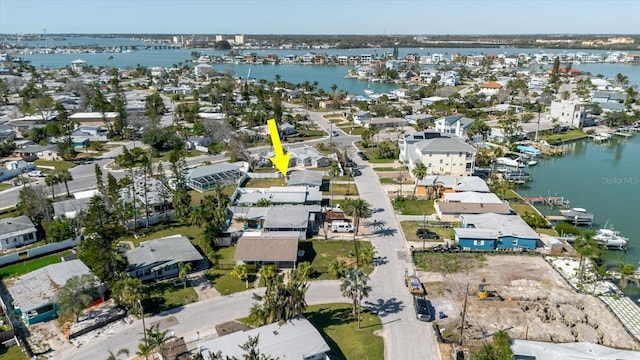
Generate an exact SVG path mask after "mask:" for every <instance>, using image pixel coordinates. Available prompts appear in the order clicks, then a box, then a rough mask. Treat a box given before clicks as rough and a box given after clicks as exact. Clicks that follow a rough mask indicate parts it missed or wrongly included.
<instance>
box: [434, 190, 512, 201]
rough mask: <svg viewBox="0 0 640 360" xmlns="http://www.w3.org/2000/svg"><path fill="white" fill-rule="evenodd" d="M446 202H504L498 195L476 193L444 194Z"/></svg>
mask: <svg viewBox="0 0 640 360" xmlns="http://www.w3.org/2000/svg"><path fill="white" fill-rule="evenodd" d="M444 200H445V201H449V202H461V203H478V204H479V203H482V204H502V200H500V198H499V197H498V196H497V195H496V194H494V193H482V192H476V191H464V192H456V193H444Z"/></svg>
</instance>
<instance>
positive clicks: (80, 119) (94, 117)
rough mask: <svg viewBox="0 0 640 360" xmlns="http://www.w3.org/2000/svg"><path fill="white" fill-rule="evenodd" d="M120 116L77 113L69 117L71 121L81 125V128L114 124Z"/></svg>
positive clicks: (111, 113)
mask: <svg viewBox="0 0 640 360" xmlns="http://www.w3.org/2000/svg"><path fill="white" fill-rule="evenodd" d="M119 116H120V114H118V113H117V112H110V111H109V112H104V113H101V112H98V111H94V112H77V113H75V114H71V115H69V120H71V121H73V122H75V123H77V124H79V126H85V125H90V126H102V125H105V124H113V123H114V122H115V121H116V120H117V119H118V117H119Z"/></svg>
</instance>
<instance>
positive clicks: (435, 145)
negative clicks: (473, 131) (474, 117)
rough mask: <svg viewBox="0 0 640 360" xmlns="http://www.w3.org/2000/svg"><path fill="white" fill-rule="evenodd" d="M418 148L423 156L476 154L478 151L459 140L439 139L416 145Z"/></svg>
mask: <svg viewBox="0 0 640 360" xmlns="http://www.w3.org/2000/svg"><path fill="white" fill-rule="evenodd" d="M415 146H416V148H417V149H418V150H420V151H421V152H422V153H423V154H424V153H428V152H437V153H443V152H447V151H448V152H467V153H475V152H476V149H475V148H474V147H473V146H471V145H469V144H467V143H466V142H464V141H463V140H460V139H457V138H447V137H438V138H433V139H428V140H424V141H420V142H419V143H416V145H415Z"/></svg>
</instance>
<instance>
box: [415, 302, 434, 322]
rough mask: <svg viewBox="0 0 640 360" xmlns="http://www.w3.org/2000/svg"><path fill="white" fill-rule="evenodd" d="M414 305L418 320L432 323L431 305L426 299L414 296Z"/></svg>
mask: <svg viewBox="0 0 640 360" xmlns="http://www.w3.org/2000/svg"><path fill="white" fill-rule="evenodd" d="M413 305H414V307H415V309H416V318H417V319H418V320H420V321H430V320H431V311H430V310H429V303H428V302H427V300H426V299H423V298H420V297H417V296H414V297H413Z"/></svg>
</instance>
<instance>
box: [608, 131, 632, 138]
mask: <svg viewBox="0 0 640 360" xmlns="http://www.w3.org/2000/svg"><path fill="white" fill-rule="evenodd" d="M613 135H618V136H624V137H631V136H633V134H632V133H628V132H623V131H616V132H614V133H613Z"/></svg>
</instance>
